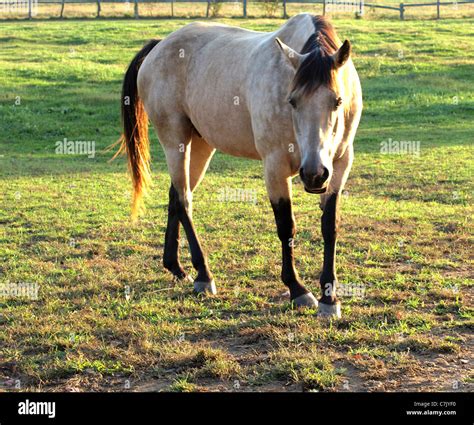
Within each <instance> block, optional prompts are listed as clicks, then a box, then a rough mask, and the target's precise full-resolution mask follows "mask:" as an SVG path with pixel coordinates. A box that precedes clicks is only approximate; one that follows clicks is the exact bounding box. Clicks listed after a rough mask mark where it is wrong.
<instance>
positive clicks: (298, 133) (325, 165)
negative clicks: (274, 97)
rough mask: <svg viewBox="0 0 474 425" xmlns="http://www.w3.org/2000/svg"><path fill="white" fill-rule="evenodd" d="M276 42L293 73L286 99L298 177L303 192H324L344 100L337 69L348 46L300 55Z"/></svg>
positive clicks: (341, 123)
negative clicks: (298, 158) (296, 150)
mask: <svg viewBox="0 0 474 425" xmlns="http://www.w3.org/2000/svg"><path fill="white" fill-rule="evenodd" d="M276 41H277V44H278V45H279V46H280V48H281V50H282V52H283V55H284V57H285V58H286V60H287V61H288V63H289V64H290V65H291V67H292V68H293V70H294V72H295V74H294V78H293V82H292V84H291V87H290V92H289V94H288V102H289V103H290V105H291V110H292V116H293V128H294V132H295V137H296V141H297V143H298V147H299V150H300V154H301V166H300V176H301V180H302V181H303V184H304V187H305V190H306V191H307V192H310V193H324V192H326V190H327V188H328V185H329V181H330V180H331V177H332V170H333V167H332V162H333V158H334V154H335V152H336V150H337V147H338V145H339V143H340V141H341V140H342V136H343V132H344V106H345V104H346V102H345V101H346V99H344V94H345V93H344V87H345V85H344V81H343V73H342V72H341V68H342V67H343V65H344V64H345V63H346V62H347V60H348V59H349V57H350V53H351V45H350V43H349V41H347V40H346V41H345V42H344V43H343V44H342V46H341V47H340V48H339V49H336V50H335V51H334V53H332V54H328V53H327V51H326V50H325V49H323V48H320V47H314V48H312V49H311V50H310V51H309V52H307V53H304V51H303V53H301V54H300V53H298V52H296V51H294V50H293V49H292V48H291V47H289V46H287V45H285V44H284V43H283V42H282V41H281V40H279V39H278V38H277V39H276Z"/></svg>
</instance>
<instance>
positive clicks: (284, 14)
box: [283, 0, 288, 19]
mask: <svg viewBox="0 0 474 425" xmlns="http://www.w3.org/2000/svg"><path fill="white" fill-rule="evenodd" d="M283 17H284V18H285V19H286V18H288V15H287V14H286V0H283Z"/></svg>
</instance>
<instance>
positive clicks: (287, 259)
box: [265, 161, 318, 308]
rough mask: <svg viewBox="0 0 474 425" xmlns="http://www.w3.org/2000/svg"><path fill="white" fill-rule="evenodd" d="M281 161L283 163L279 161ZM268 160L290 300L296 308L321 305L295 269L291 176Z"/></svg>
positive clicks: (267, 178)
mask: <svg viewBox="0 0 474 425" xmlns="http://www.w3.org/2000/svg"><path fill="white" fill-rule="evenodd" d="M280 164H281V163H280ZM280 164H279V163H278V162H277V163H275V162H274V161H265V183H266V186H267V191H268V195H269V197H270V202H271V204H272V208H273V212H274V214H275V221H276V225H277V231H278V237H279V239H280V241H281V248H282V269H281V279H282V280H283V283H284V284H285V285H286V286H287V287H288V289H289V290H290V300H291V301H292V303H293V305H295V306H296V307H313V308H316V307H317V306H318V301H317V300H316V298H315V297H314V296H313V294H312V293H311V292H309V291H308V290H307V289H306V288H305V287H304V285H303V284H302V283H301V282H300V279H299V277H298V273H297V271H296V269H295V261H294V238H295V234H296V224H295V218H294V216H293V209H292V204H291V178H290V177H284V175H285V173H284V172H282V169H281V165H280Z"/></svg>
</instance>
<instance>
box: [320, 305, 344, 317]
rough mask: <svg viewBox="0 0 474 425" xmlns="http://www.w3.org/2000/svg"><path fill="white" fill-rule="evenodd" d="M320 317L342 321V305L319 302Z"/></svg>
mask: <svg viewBox="0 0 474 425" xmlns="http://www.w3.org/2000/svg"><path fill="white" fill-rule="evenodd" d="M318 316H320V317H326V318H332V319H340V318H341V303H340V302H339V301H338V302H336V304H325V303H322V302H319V306H318Z"/></svg>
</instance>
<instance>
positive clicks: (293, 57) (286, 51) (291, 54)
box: [275, 37, 303, 69]
mask: <svg viewBox="0 0 474 425" xmlns="http://www.w3.org/2000/svg"><path fill="white" fill-rule="evenodd" d="M275 42H276V44H277V45H278V47H279V48H280V49H281V51H282V52H283V55H284V56H285V58H286V60H287V61H288V62H289V63H290V65H291V66H292V67H293V68H295V69H298V67H299V66H300V63H301V62H302V61H303V55H300V54H299V53H298V52H296V51H294V50H293V49H292V48H291V47H290V46H287V45H286V44H285V43H283V41H281V40H280V39H279V38H278V37H277V38H275Z"/></svg>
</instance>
